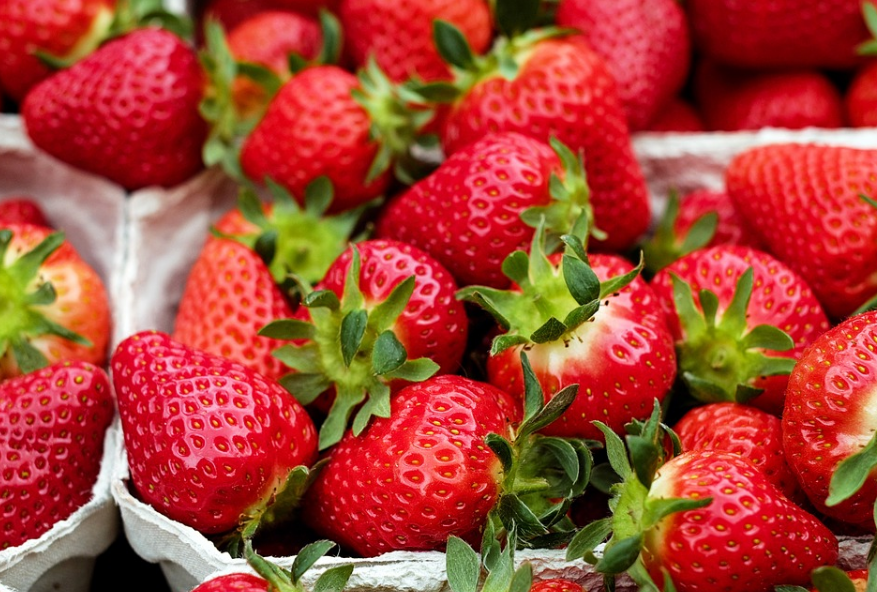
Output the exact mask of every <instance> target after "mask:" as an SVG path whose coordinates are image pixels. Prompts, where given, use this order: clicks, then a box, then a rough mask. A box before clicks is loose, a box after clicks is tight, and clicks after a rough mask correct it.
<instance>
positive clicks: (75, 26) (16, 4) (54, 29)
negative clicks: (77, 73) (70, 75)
mask: <svg viewBox="0 0 877 592" xmlns="http://www.w3.org/2000/svg"><path fill="white" fill-rule="evenodd" d="M115 5H116V0H79V1H76V2H56V1H54V0H7V1H5V2H2V3H0V87H2V88H3V93H4V94H6V95H7V96H9V97H11V98H12V99H13V100H14V101H16V102H17V103H20V102H21V101H22V100H23V99H24V97H25V95H26V94H27V92H28V91H29V90H30V89H31V88H33V87H34V86H35V85H36V84H37V83H38V82H40V81H42V80H44V79H46V78H48V77H49V76H50V75H51V74H52V73H53V70H52V69H51V68H50V67H49V66H48V65H47V64H45V63H43V61H42V60H40V59H39V57H38V55H37V52H38V51H40V52H43V53H45V54H50V55H52V56H54V57H56V58H61V59H64V60H66V61H67V62H70V63H72V62H75V61H77V60H78V59H81V58H83V57H85V56H86V55H88V54H90V53H91V52H92V51H94V50H95V49H97V46H98V44H99V43H100V42H101V41H102V40H103V38H104V35H105V34H106V32H107V30H108V29H109V27H110V24H111V21H112V20H113V12H114V10H115Z"/></svg>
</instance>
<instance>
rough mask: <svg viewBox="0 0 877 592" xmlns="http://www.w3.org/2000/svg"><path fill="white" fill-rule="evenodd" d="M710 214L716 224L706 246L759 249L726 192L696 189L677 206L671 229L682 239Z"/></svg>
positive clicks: (755, 238) (757, 241)
mask: <svg viewBox="0 0 877 592" xmlns="http://www.w3.org/2000/svg"><path fill="white" fill-rule="evenodd" d="M709 212H715V213H716V217H717V223H716V231H715V233H714V234H713V237H712V239H711V240H710V241H709V242H708V243H707V244H706V246H709V247H714V246H716V245H721V244H729V245H743V246H747V247H756V248H758V247H759V246H760V245H761V243H760V242H759V240H758V237H757V236H756V235H755V233H753V232H752V230H751V229H750V228H749V227H748V226H747V225H746V223H745V221H744V220H743V217H742V216H741V215H740V212H738V211H737V208H736V207H735V206H734V202H733V201H731V197H730V196H729V195H728V192H727V191H716V190H711V189H696V190H694V191H691V192H689V193H686V194H685V195H684V196H683V197H682V199H681V200H680V202H679V215H678V216H677V217H676V222H675V225H674V228H675V229H676V232H678V233H679V234H683V235H684V234H685V233H687V232H688V231H690V229H691V227H692V226H693V225H694V223H695V221H696V220H698V219H700V218H701V217H702V216H703V215H705V214H707V213H709Z"/></svg>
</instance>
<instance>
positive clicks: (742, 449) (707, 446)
mask: <svg viewBox="0 0 877 592" xmlns="http://www.w3.org/2000/svg"><path fill="white" fill-rule="evenodd" d="M673 431H675V432H676V435H678V436H679V441H680V443H681V444H682V450H725V451H727V452H733V453H735V454H739V455H740V456H741V457H743V458H746V459H749V461H750V462H752V464H753V465H755V466H756V467H758V468H759V469H760V470H761V471H762V472H763V473H764V474H765V475H766V476H767V478H768V479H769V480H770V481H771V483H773V484H774V485H776V486H777V488H778V489H780V490H781V491H782V492H783V493H784V494H785V495H786V497H788V498H789V499H791V500H792V501H794V502H796V503H799V505H800V502H802V501H803V500H804V498H803V497H802V496H803V492H802V491H801V489H800V487H799V486H798V481H797V479H796V478H795V475H794V473H792V470H791V469H790V468H789V465H788V463H787V462H786V455H785V452H784V451H783V432H782V423H781V421H780V418H779V417H777V416H775V415H771V414H770V413H767V412H765V411H762V410H760V409H756V408H754V407H751V406H748V405H741V404H739V403H731V402H728V403H707V404H706V405H701V406H698V407H694V408H693V409H690V410H689V411H687V412H686V413H685V415H683V416H682V418H681V419H680V420H679V421H677V422H676V423H675V425H674V426H673Z"/></svg>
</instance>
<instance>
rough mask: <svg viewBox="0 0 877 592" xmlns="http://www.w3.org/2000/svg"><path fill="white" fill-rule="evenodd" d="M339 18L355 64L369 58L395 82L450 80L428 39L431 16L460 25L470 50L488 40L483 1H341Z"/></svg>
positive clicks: (476, 49)
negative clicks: (410, 79)
mask: <svg viewBox="0 0 877 592" xmlns="http://www.w3.org/2000/svg"><path fill="white" fill-rule="evenodd" d="M338 16H339V18H340V20H341V25H342V27H343V30H344V38H345V43H346V47H347V50H348V51H349V52H350V54H351V55H352V57H353V62H354V64H355V65H356V66H364V65H365V64H366V62H367V61H368V59H369V58H370V57H371V58H373V59H375V60H376V61H377V63H378V66H380V67H381V69H382V70H383V71H384V72H386V73H387V76H389V78H390V79H391V80H394V81H397V82H403V81H405V80H408V79H409V78H412V77H413V78H418V79H420V80H425V81H434V80H448V79H450V78H451V72H450V70H449V69H448V65H447V64H446V63H445V62H444V61H443V60H442V58H441V57H440V56H439V53H438V51H437V50H436V47H435V42H434V40H433V35H432V23H433V21H434V20H435V19H441V20H443V21H446V22H449V23H451V24H453V25H454V26H456V27H457V28H458V29H460V31H461V32H462V33H463V35H464V36H465V37H466V39H467V41H468V42H469V45H470V46H471V47H472V50H473V51H474V52H475V53H482V52H483V51H485V50H486V49H487V48H488V47H489V45H490V42H491V41H492V39H493V26H492V22H491V21H492V19H491V14H490V6H489V4H488V2H486V1H485V0H456V1H454V2H449V1H448V0H417V1H408V2H396V1H395V0H341V3H340V5H339V7H338Z"/></svg>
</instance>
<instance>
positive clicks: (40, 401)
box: [0, 361, 115, 549]
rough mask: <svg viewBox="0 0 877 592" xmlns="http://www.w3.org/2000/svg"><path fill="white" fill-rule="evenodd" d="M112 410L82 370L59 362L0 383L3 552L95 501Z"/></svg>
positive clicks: (96, 381)
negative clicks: (94, 495) (92, 499)
mask: <svg viewBox="0 0 877 592" xmlns="http://www.w3.org/2000/svg"><path fill="white" fill-rule="evenodd" d="M114 413H115V407H114V403H113V394H112V391H111V390H110V384H109V379H108V378H107V375H106V373H105V372H104V371H103V370H102V369H101V368H99V367H97V366H94V365H92V364H89V363H87V362H78V361H74V362H56V363H54V364H52V365H50V366H48V367H46V368H43V369H42V370H36V371H34V372H31V373H30V374H26V375H23V376H18V377H16V378H10V379H8V380H5V381H2V382H0V449H2V450H3V454H2V455H0V459H2V460H0V474H2V475H3V484H2V486H0V498H2V499H3V503H2V505H0V512H2V521H3V522H2V528H0V532H2V535H0V549H7V548H9V547H15V546H18V545H21V544H22V543H24V542H26V541H29V540H32V539H36V538H38V537H40V536H41V535H42V534H43V533H45V532H46V531H48V530H49V529H51V528H52V526H54V525H55V524H56V523H57V522H60V521H61V520H65V519H66V518H68V517H69V516H70V515H71V514H73V513H74V512H75V511H76V510H78V509H79V508H81V507H82V506H84V505H85V504H86V503H87V502H88V501H89V500H90V499H91V498H92V496H93V493H94V484H95V483H96V482H97V477H98V473H99V472H100V466H101V461H102V459H103V453H104V449H103V448H104V437H105V435H106V432H107V429H108V428H109V425H110V423H111V422H112V419H113V415H114Z"/></svg>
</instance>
